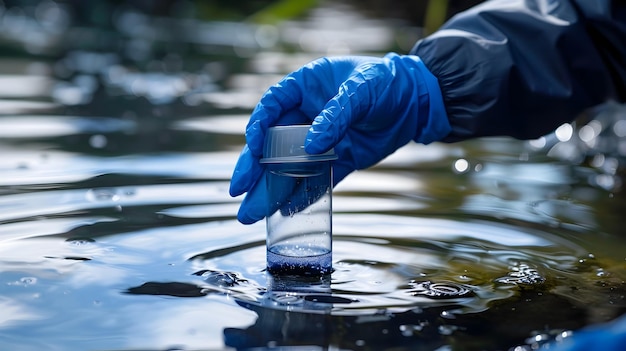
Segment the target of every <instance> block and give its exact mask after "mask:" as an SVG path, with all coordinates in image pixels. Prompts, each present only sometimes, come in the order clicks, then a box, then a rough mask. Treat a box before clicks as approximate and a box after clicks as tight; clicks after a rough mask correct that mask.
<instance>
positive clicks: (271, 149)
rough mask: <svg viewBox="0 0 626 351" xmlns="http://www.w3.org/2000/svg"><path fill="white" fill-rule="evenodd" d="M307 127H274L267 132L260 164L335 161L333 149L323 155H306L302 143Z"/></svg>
mask: <svg viewBox="0 0 626 351" xmlns="http://www.w3.org/2000/svg"><path fill="white" fill-rule="evenodd" d="M310 127H311V126H309V125H290V126H276V127H271V128H269V129H268V130H267V135H265V144H264V145H263V158H262V159H261V161H260V162H261V163H286V162H317V161H330V160H336V159H337V155H335V151H334V149H330V150H328V151H327V152H325V153H323V154H317V155H312V154H307V153H306V151H304V141H305V139H306V135H307V133H308V132H309V128H310Z"/></svg>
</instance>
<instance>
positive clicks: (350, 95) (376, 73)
mask: <svg viewBox="0 0 626 351" xmlns="http://www.w3.org/2000/svg"><path fill="white" fill-rule="evenodd" d="M311 121H312V126H311V129H310V131H309V133H308V135H307V140H306V142H305V150H306V152H308V153H311V154H319V153H323V152H325V151H327V150H329V149H330V148H333V147H334V148H335V153H336V154H337V155H338V157H339V158H338V160H337V161H335V162H334V166H333V167H334V171H333V172H334V176H333V183H334V184H336V183H337V182H339V181H340V180H342V179H343V178H344V177H345V176H347V175H348V174H349V173H351V172H352V171H354V170H357V169H363V168H367V167H370V166H372V165H374V164H376V163H377V162H379V161H381V160H382V159H383V158H385V157H386V156H388V155H389V154H391V153H393V152H394V151H395V150H397V149H398V148H400V147H401V146H403V145H405V144H406V143H408V142H409V141H410V140H415V141H416V142H420V143H425V144H427V143H430V142H433V141H437V140H440V139H442V138H443V137H445V136H446V135H447V134H448V133H449V132H450V125H449V123H448V119H447V116H446V113H445V109H444V106H443V100H442V98H441V92H440V90H439V85H438V83H437V79H436V78H435V77H434V76H433V75H432V74H431V73H430V72H429V71H428V69H427V68H426V67H425V66H424V64H423V63H422V61H421V60H420V59H419V57H417V56H408V55H407V56H401V55H397V54H393V53H391V54H387V55H386V56H385V57H383V58H377V57H366V56H347V57H332V58H322V59H318V60H316V61H313V62H311V63H309V64H307V65H305V66H303V67H302V68H300V69H299V70H297V71H295V72H293V73H291V74H289V75H287V76H286V77H285V78H284V79H283V80H281V81H280V82H279V83H278V84H276V85H274V86H272V87H271V88H270V89H268V91H267V92H266V93H265V95H263V97H262V98H261V100H260V102H259V104H258V105H257V107H256V108H255V109H254V111H253V112H252V116H251V117H250V122H249V123H248V126H247V128H246V141H247V145H246V146H245V147H244V149H243V151H242V153H241V155H240V157H239V161H238V162H237V166H236V167H235V171H234V173H233V177H232V181H231V185H230V194H231V195H232V196H238V195H241V194H243V193H246V192H247V195H246V198H245V199H244V201H243V203H242V204H241V208H240V209H239V214H238V216H237V217H238V219H239V221H241V222H242V223H246V224H250V223H254V222H256V221H258V220H260V219H262V218H264V217H265V216H266V214H267V209H266V206H267V205H266V204H265V202H266V198H267V191H266V189H265V186H264V182H263V181H262V179H263V177H264V169H263V167H262V166H261V165H260V164H259V159H260V158H261V157H262V150H263V142H264V138H265V134H266V131H267V129H268V128H269V127H271V126H274V125H289V124H308V123H311Z"/></svg>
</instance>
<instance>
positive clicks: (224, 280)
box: [196, 270, 245, 288]
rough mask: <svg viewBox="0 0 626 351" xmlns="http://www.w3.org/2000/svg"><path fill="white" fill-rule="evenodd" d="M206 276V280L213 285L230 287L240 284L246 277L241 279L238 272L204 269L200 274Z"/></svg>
mask: <svg viewBox="0 0 626 351" xmlns="http://www.w3.org/2000/svg"><path fill="white" fill-rule="evenodd" d="M196 275H201V276H202V277H203V278H204V281H205V282H207V283H208V284H211V285H213V286H219V287H222V288H230V287H233V286H235V285H239V283H240V282H244V281H245V279H241V278H239V277H238V276H237V274H235V273H232V272H218V271H210V270H207V271H204V272H202V273H200V274H198V273H196Z"/></svg>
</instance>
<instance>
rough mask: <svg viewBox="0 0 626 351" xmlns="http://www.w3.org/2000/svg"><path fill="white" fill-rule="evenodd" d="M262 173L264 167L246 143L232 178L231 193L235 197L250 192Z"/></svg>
mask: <svg viewBox="0 0 626 351" xmlns="http://www.w3.org/2000/svg"><path fill="white" fill-rule="evenodd" d="M262 175H263V167H262V166H261V165H260V164H259V158H258V157H256V156H254V155H252V152H251V151H250V149H249V148H248V145H245V146H244V147H243V150H242V151H241V154H240V155H239V160H237V164H236V165H235V169H234V171H233V175H232V177H231V180H230V189H229V193H230V195H231V196H233V197H234V196H239V195H241V194H243V193H245V192H248V191H249V190H250V189H252V187H253V186H254V185H255V184H257V183H258V182H259V179H260V178H261V176H262Z"/></svg>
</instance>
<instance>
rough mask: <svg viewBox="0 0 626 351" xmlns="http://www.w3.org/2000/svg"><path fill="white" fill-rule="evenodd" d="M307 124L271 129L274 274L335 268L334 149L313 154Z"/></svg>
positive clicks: (270, 255)
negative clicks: (307, 143)
mask: <svg viewBox="0 0 626 351" xmlns="http://www.w3.org/2000/svg"><path fill="white" fill-rule="evenodd" d="M308 130H309V126H302V125H297V126H280V127H274V128H270V129H269V130H268V134H267V137H266V140H265V148H264V152H263V159H261V162H262V163H265V164H266V172H267V174H266V182H267V184H266V186H267V199H268V209H269V212H268V213H267V219H266V223H267V268H268V270H269V271H270V273H273V274H296V275H320V274H327V273H330V271H331V268H332V167H331V164H330V161H331V160H334V159H336V156H335V155H334V153H333V151H332V150H331V151H329V152H327V153H325V154H321V155H309V154H307V153H306V152H305V151H304V139H305V137H306V134H307V132H308Z"/></svg>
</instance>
